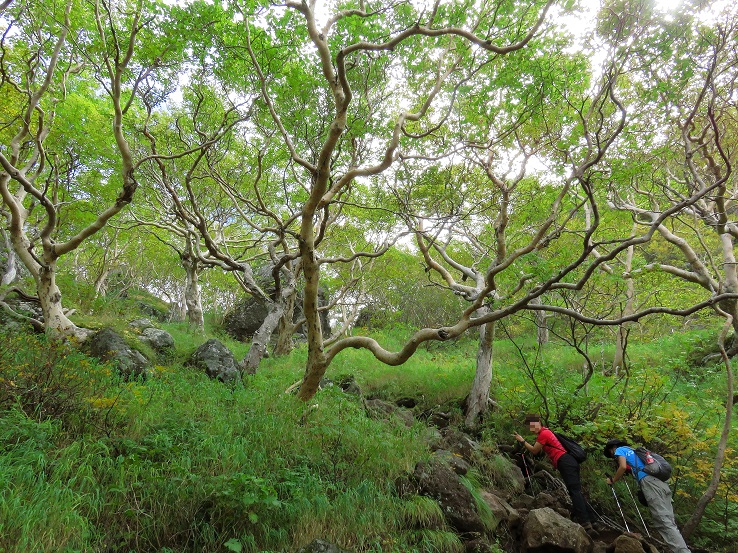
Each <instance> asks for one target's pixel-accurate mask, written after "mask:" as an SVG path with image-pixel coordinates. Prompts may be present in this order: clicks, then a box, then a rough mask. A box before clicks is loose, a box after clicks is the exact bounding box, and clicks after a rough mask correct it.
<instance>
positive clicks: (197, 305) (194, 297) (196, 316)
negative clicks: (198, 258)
mask: <svg viewBox="0 0 738 553" xmlns="http://www.w3.org/2000/svg"><path fill="white" fill-rule="evenodd" d="M182 265H183V266H184V270H185V287H184V300H185V306H186V308H187V323H188V324H189V326H190V328H192V329H195V330H197V331H198V332H202V331H204V330H205V317H204V315H203V311H202V295H201V294H200V282H199V274H200V271H199V269H198V267H197V264H196V263H194V262H187V261H184V260H183V261H182Z"/></svg>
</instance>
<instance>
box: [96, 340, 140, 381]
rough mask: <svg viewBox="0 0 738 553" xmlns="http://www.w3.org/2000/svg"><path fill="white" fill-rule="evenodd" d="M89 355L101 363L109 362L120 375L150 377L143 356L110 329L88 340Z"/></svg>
mask: <svg viewBox="0 0 738 553" xmlns="http://www.w3.org/2000/svg"><path fill="white" fill-rule="evenodd" d="M88 347H89V351H90V355H93V356H94V357H97V358H99V359H101V360H102V361H111V362H112V363H113V364H115V365H116V366H117V369H118V371H119V372H120V374H121V375H123V376H124V377H126V378H129V377H132V376H150V373H151V369H150V367H149V362H148V360H147V359H146V357H144V355H143V354H142V353H141V352H140V351H137V350H135V349H133V348H131V347H130V346H129V345H128V344H126V342H125V340H123V337H122V336H121V335H120V334H118V333H117V332H115V331H114V330H113V329H112V328H103V329H102V330H100V331H99V332H96V333H95V334H93V335H92V336H91V337H90V338H89V340H88Z"/></svg>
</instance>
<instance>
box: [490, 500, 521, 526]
mask: <svg viewBox="0 0 738 553" xmlns="http://www.w3.org/2000/svg"><path fill="white" fill-rule="evenodd" d="M480 495H481V496H482V499H484V502H485V503H486V504H487V506H488V507H489V508H490V510H491V511H492V514H493V515H494V518H495V520H496V521H497V523H498V524H500V523H502V522H504V523H506V524H507V525H508V526H509V527H510V528H515V527H517V526H519V525H520V513H518V511H517V510H516V509H513V507H512V506H511V505H510V504H509V503H508V502H507V501H505V500H504V499H503V498H502V497H500V496H499V495H497V494H495V493H492V492H489V491H482V492H480Z"/></svg>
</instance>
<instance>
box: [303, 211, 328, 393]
mask: <svg viewBox="0 0 738 553" xmlns="http://www.w3.org/2000/svg"><path fill="white" fill-rule="evenodd" d="M308 224H309V225H310V229H307V231H306V229H305V226H306V225H308ZM303 236H307V237H309V239H308V240H304V241H303V243H302V244H301V245H300V249H301V252H300V254H301V258H302V261H303V266H302V267H303V276H304V277H305V287H304V294H305V296H304V299H303V302H302V310H303V314H304V315H305V327H306V333H307V338H308V355H307V361H306V363H305V376H304V377H303V379H302V384H301V385H300V391H299V392H298V394H297V397H299V398H300V399H302V400H304V401H307V400H309V399H310V398H312V397H313V396H314V395H315V394H316V393H317V391H318V388H319V387H320V381H321V380H322V378H323V375H325V371H326V369H327V368H328V361H327V359H326V356H325V352H324V350H323V331H322V328H321V325H320V314H319V312H318V285H319V279H320V267H319V265H318V263H317V262H316V261H315V250H314V247H313V240H312V236H313V234H312V222H311V221H310V220H308V219H305V220H303Z"/></svg>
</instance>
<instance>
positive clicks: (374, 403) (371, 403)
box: [364, 399, 415, 428]
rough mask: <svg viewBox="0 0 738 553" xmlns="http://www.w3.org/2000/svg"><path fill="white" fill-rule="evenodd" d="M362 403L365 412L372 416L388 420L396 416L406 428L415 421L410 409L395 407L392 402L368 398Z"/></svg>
mask: <svg viewBox="0 0 738 553" xmlns="http://www.w3.org/2000/svg"><path fill="white" fill-rule="evenodd" d="M364 405H365V406H366V410H367V413H368V414H369V415H370V416H371V417H373V418H376V419H382V420H388V421H389V420H392V419H393V418H394V417H396V418H397V419H399V420H400V421H402V423H403V424H404V425H405V426H407V427H408V428H409V427H411V426H412V425H413V424H414V423H415V417H414V416H413V412H412V411H410V410H409V409H403V408H402V407H397V406H396V405H395V404H394V403H390V402H388V401H383V400H381V399H368V400H366V401H365V402H364Z"/></svg>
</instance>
